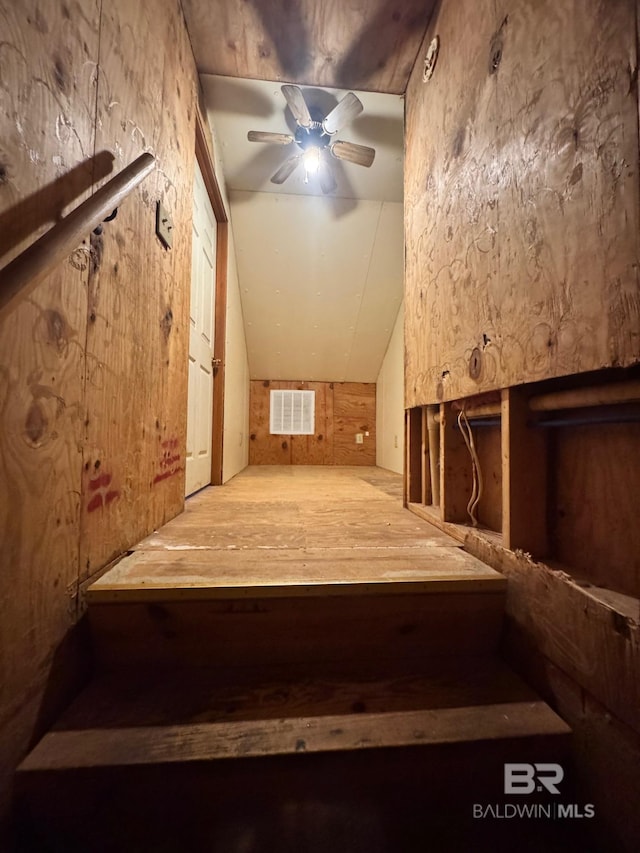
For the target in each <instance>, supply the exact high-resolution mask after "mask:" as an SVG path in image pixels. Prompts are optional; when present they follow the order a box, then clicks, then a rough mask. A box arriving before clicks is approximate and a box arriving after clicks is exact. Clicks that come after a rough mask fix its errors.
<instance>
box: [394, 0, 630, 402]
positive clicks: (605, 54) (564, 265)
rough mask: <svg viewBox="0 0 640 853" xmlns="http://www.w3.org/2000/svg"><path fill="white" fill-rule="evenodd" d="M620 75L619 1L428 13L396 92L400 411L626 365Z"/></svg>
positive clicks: (625, 191) (622, 0) (626, 160)
mask: <svg viewBox="0 0 640 853" xmlns="http://www.w3.org/2000/svg"><path fill="white" fill-rule="evenodd" d="M436 35H437V36H438V37H439V39H440V52H439V57H438V61H437V65H436V69H435V72H434V74H433V76H432V78H431V80H429V81H428V82H423V79H422V71H423V63H422V61H421V57H422V56H423V55H424V53H425V52H426V47H427V45H428V44H429V43H430V41H431V39H432V38H433V37H435V36H436ZM461 45H463V46H464V49H461ZM636 74H637V55H636V3H635V0H616V2H614V3H607V2H604V0H563V2H556V0H541V2H539V3H530V2H528V0H479V2H477V3H454V2H444V3H442V4H440V6H439V8H438V10H437V12H436V14H435V15H434V19H433V20H432V22H431V24H430V26H429V31H428V34H427V38H426V40H425V44H424V47H423V50H422V51H421V54H420V55H419V58H418V62H417V63H416V66H415V69H414V72H413V74H412V77H411V80H410V84H409V87H408V91H407V99H406V105H407V107H406V117H407V123H406V134H407V135H406V161H405V200H406V213H405V217H406V218H405V229H406V294H405V313H406V324H405V331H406V345H407V365H406V366H407V369H406V396H407V401H406V402H407V405H408V406H414V405H422V404H426V403H435V402H438V401H442V400H451V399H456V398H459V397H464V396H468V395H472V394H475V393H478V392H481V391H486V390H490V389H496V388H500V387H507V386H513V385H518V384H521V383H525V382H530V381H535V380H540V379H546V378H549V377H555V376H562V375H567V374H573V373H579V372H582V371H588V370H594V369H597V368H600V367H606V366H621V365H628V364H631V363H634V362H636V361H638V360H639V359H640V332H639V329H640V290H639V286H638V269H639V267H638V218H639V217H638V101H637V86H636Z"/></svg>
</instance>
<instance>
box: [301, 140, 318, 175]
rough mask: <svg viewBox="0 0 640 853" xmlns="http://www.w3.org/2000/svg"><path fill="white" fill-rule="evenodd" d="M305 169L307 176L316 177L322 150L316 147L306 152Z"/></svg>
mask: <svg viewBox="0 0 640 853" xmlns="http://www.w3.org/2000/svg"><path fill="white" fill-rule="evenodd" d="M303 159H304V169H305V172H306V173H307V175H315V174H316V172H317V171H318V169H319V168H320V149H319V148H316V147H315V146H311V147H309V148H307V150H306V151H305V152H304V158H303Z"/></svg>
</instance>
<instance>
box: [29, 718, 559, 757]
mask: <svg viewBox="0 0 640 853" xmlns="http://www.w3.org/2000/svg"><path fill="white" fill-rule="evenodd" d="M568 733H569V729H568V726H566V725H565V724H564V723H563V722H562V720H561V719H560V718H559V717H558V716H557V715H556V714H554V713H553V711H551V709H550V708H549V706H548V705H546V704H545V703H544V702H539V701H538V702H508V703H503V704H489V703H487V704H486V705H476V706H474V707H472V708H439V709H438V710H421V711H401V712H398V711H396V712H389V713H387V714H348V715H337V714H336V715H327V716H322V717H318V716H313V717H299V718H293V719H286V720H267V721H262V722H255V721H251V722H228V723H200V724H191V725H189V726H154V727H147V728H145V727H140V726H138V727H135V728H129V729H127V728H120V729H115V730H108V729H105V730H102V731H97V732H93V733H92V732H82V731H80V732H72V731H66V732H64V731H62V732H51V733H50V734H49V735H47V737H46V738H45V740H44V741H43V743H42V745H41V746H39V747H38V748H37V749H36V750H34V752H32V753H31V754H30V755H29V757H28V758H27V760H26V761H25V762H24V763H23V765H22V767H21V771H22V772H28V771H29V770H59V769H69V768H73V769H75V768H78V767H86V768H92V767H110V766H114V765H115V766H120V767H122V766H132V765H136V764H162V765H166V764H170V763H173V762H185V761H217V760H221V759H230V758H257V757H262V756H268V755H295V753H296V752H301V751H304V752H306V753H315V752H334V751H343V750H353V749H380V748H383V747H399V746H407V745H411V746H415V745H423V746H428V745H430V744H446V743H460V742H468V741H475V740H498V739H501V738H509V737H513V738H522V737H539V736H540V735H558V734H559V735H565V736H566V735H567V734H568ZM301 743H302V744H303V745H302V746H301V745H300V744H301Z"/></svg>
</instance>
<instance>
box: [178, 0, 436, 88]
mask: <svg viewBox="0 0 640 853" xmlns="http://www.w3.org/2000/svg"><path fill="white" fill-rule="evenodd" d="M433 7H434V0H428V2H426V3H425V2H420V0H406V2H404V3H398V2H397V1H396V0H391V2H390V0H371V2H368V3H367V4H365V5H364V6H363V4H362V3H360V2H357V0H348V2H343V3H324V4H322V5H321V6H318V4H315V3H313V2H312V0H302V2H299V3H296V4H295V6H293V7H292V6H291V5H290V4H289V3H287V2H285V0H276V2H273V0H269V2H267V0H251V2H248V3H242V4H232V3H229V2H226V0H213V2H205V0H187V2H186V3H185V4H184V8H185V14H186V17H187V23H188V26H189V32H190V33H191V37H192V40H193V47H194V52H195V55H196V61H197V64H198V70H199V71H200V72H201V73H207V74H222V75H225V76H229V77H249V78H254V79H259V80H279V81H283V82H284V81H295V82H298V83H306V84H308V85H313V86H329V87H335V88H341V89H350V88H351V89H364V90H366V91H373V92H392V93H394V94H398V95H400V94H402V93H403V92H404V90H405V88H406V84H407V80H408V78H409V74H410V72H411V68H412V67H413V63H414V61H415V58H416V53H417V51H418V48H419V46H420V42H421V40H422V36H423V34H424V30H425V27H426V25H427V22H428V21H429V18H430V16H431V13H432V9H433Z"/></svg>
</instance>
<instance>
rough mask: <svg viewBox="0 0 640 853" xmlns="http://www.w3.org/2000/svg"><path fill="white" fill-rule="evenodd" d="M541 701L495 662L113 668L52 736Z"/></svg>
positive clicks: (74, 706) (445, 660)
mask: <svg viewBox="0 0 640 853" xmlns="http://www.w3.org/2000/svg"><path fill="white" fill-rule="evenodd" d="M537 698H538V697H537V696H536V694H535V693H534V692H533V691H532V690H531V688H530V687H528V686H527V685H526V684H525V683H524V682H523V681H521V679H519V678H518V677H517V676H516V675H515V674H514V673H513V672H512V671H511V670H510V669H509V668H508V667H506V666H505V665H504V664H503V663H502V662H501V661H499V660H498V659H496V658H493V657H487V658H484V657H473V658H468V659H464V658H460V659H458V658H454V659H452V658H448V657H447V658H440V659H434V660H431V661H429V662H428V663H427V664H426V665H424V664H423V667H422V670H421V671H420V672H419V673H416V672H412V671H410V670H409V671H407V672H405V673H402V674H399V675H395V676H394V677H385V678H381V677H380V676H379V675H375V674H366V673H365V672H363V670H362V667H360V668H359V669H358V671H357V673H354V672H353V671H352V670H350V669H349V668H343V670H342V671H338V670H336V667H335V665H332V668H331V672H330V673H324V674H320V675H318V674H316V675H313V676H312V675H311V674H310V673H309V671H308V666H307V665H302V666H300V667H298V668H294V667H291V666H288V667H281V668H279V669H278V668H273V669H270V670H269V672H268V673H267V672H265V671H264V669H262V668H260V669H255V668H242V669H232V670H229V669H221V670H217V669H215V668H211V669H197V670H194V671H193V672H192V673H190V675H189V676H188V677H187V676H185V671H184V670H183V669H175V670H173V669H164V668H163V669H150V670H148V669H145V670H142V671H141V670H139V669H135V670H133V671H132V670H130V669H128V668H125V669H123V670H116V671H115V672H112V673H105V674H103V675H101V676H100V677H98V678H96V679H95V680H94V681H93V682H92V683H91V684H90V685H89V686H88V687H87V688H86V689H85V690H84V691H83V692H82V693H81V694H80V696H78V698H77V699H76V700H75V702H73V703H72V705H71V706H70V707H69V708H68V709H67V711H66V712H65V713H64V714H63V716H62V717H61V718H60V720H59V721H58V723H57V724H56V727H55V728H56V729H57V730H68V729H80V728H100V727H106V728H113V727H119V726H121V727H127V726H134V725H147V726H156V725H163V724H166V723H172V724H175V723H185V724H186V723H213V722H221V721H241V720H248V719H253V720H257V719H268V718H281V717H306V716H322V715H331V714H333V715H336V714H349V713H363V712H368V713H388V712H400V711H416V710H422V709H425V708H430V709H437V708H447V707H461V706H465V705H469V706H471V705H475V704H498V703H505V702H527V701H533V700H535V699H537Z"/></svg>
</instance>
